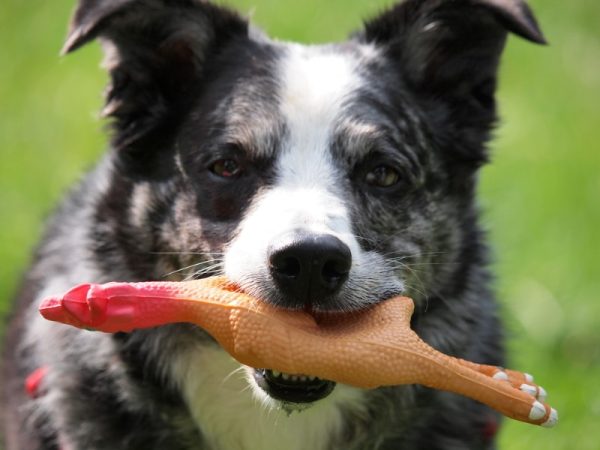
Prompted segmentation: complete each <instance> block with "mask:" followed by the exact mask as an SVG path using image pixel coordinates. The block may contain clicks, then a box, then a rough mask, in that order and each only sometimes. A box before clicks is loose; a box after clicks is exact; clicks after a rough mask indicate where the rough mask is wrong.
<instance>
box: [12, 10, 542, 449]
mask: <svg viewBox="0 0 600 450" xmlns="http://www.w3.org/2000/svg"><path fill="white" fill-rule="evenodd" d="M508 31H511V32H514V33H516V34H518V35H520V36H522V37H524V38H526V39H529V40H531V41H534V42H539V43H542V42H543V41H544V38H543V36H542V34H541V32H540V30H539V29H538V27H537V25H536V21H535V19H534V17H533V15H532V13H531V11H530V10H529V8H528V7H527V6H526V5H525V4H524V3H523V1H522V0H512V1H511V0H406V1H405V2H403V3H400V4H398V5H396V6H395V7H393V8H391V9H390V10H388V11H387V12H385V13H383V14H382V15H380V16H379V17H377V18H375V19H374V20H371V21H369V22H367V23H366V25H365V27H364V29H363V30H361V31H359V32H357V33H355V34H354V35H353V36H352V37H351V38H350V39H349V40H348V41H346V42H343V43H336V44H330V45H319V46H303V45H297V44H292V43H285V42H279V41H273V40H270V39H269V38H267V37H266V36H265V35H263V34H262V33H261V32H259V31H258V30H256V29H254V28H252V27H250V26H249V24H248V23H247V22H246V20H244V19H243V18H241V17H240V16H238V15H237V14H235V13H234V12H231V11H229V10H227V9H225V8H223V7H220V6H215V5H213V4H210V3H208V2H206V1H202V0H81V1H80V3H79V6H78V8H77V11H76V13H75V15H74V18H73V23H72V27H71V31H70V34H69V37H68V40H67V43H66V46H65V52H67V53H68V52H71V51H73V50H75V49H77V48H79V47H81V46H82V45H84V44H85V43H87V42H88V41H90V40H92V39H94V38H99V39H100V40H101V42H102V45H103V47H104V50H105V53H106V61H105V64H106V67H107V69H108V71H109V73H110V85H109V87H108V90H107V94H106V97H107V102H106V109H105V111H104V112H105V114H106V115H107V116H110V117H111V118H112V119H113V121H112V123H113V134H112V148H111V150H110V151H109V152H108V154H107V155H106V157H104V158H103V159H102V161H101V162H100V163H99V164H98V165H97V167H96V168H95V169H94V170H92V171H91V173H89V174H88V175H87V176H86V177H85V179H84V180H83V181H82V182H81V183H80V184H79V185H78V186H77V187H76V188H75V189H74V190H73V191H72V192H71V194H70V195H69V196H68V198H67V199H66V200H65V202H64V203H63V204H62V206H61V207H60V208H59V210H58V211H57V213H56V214H55V215H54V217H53V219H52V220H51V223H50V225H49V228H48V231H47V233H46V236H45V238H44V240H43V242H42V244H41V246H40V247H39V249H38V251H37V254H36V257H35V263H34V265H33V267H32V268H31V270H30V272H29V273H28V275H27V277H26V279H25V282H24V284H23V288H22V291H21V293H20V295H19V297H18V301H17V303H16V306H15V313H14V316H13V318H12V321H11V323H10V326H9V330H8V336H7V342H6V345H5V353H4V361H3V366H4V369H3V378H4V382H3V391H4V395H3V397H4V405H3V409H4V412H5V414H4V415H5V417H4V422H3V423H4V433H5V440H6V449H7V450H17V449H18V450H29V449H31V450H33V449H38V450H39V449H45V450H49V449H60V450H93V449H98V450H100V449H106V450H115V449H127V450H136V449H140V450H152V449H157V450H158V449H160V450H179V449H181V450H183V449H190V450H191V449H214V450H216V449H220V450H236V449H250V450H261V449H266V450H271V449H277V450H278V449H284V450H287V449H315V450H318V449H428V450H431V449H479V448H494V431H495V429H496V426H497V420H498V418H497V417H496V415H495V414H494V413H492V412H491V411H490V410H488V409H487V408H486V407H484V406H483V405H481V404H478V403H475V402H473V401H471V400H468V399H465V398H462V397H458V396H455V395H452V394H448V393H444V392H439V391H433V390H429V389H426V388H423V387H419V386H400V387H397V388H386V389H377V390H372V391H364V390H359V389H356V388H351V387H349V386H343V385H337V386H336V385H334V383H332V382H329V381H327V380H319V379H314V378H309V377H304V376H299V375H292V374H279V373H274V372H270V371H264V370H260V368H251V367H241V366H240V365H239V364H238V363H236V362H235V361H234V360H233V359H231V358H230V357H229V356H228V355H227V354H226V353H225V352H224V351H223V350H221V349H220V348H219V347H218V345H217V344H216V343H215V342H214V341H212V340H211V339H210V338H209V337H207V336H206V335H205V334H204V333H203V332H202V331H201V330H200V329H197V328H195V327H193V326H189V325H172V326H165V327H159V328H157V329H152V330H146V331H139V332H134V333H131V334H116V335H108V334H102V333H93V332H87V331H81V330H76V329H72V328H69V327H66V326H62V325H58V324H54V323H49V322H46V321H44V320H43V319H42V318H41V317H40V316H39V314H38V313H37V304H38V302H39V301H40V299H42V298H43V297H46V296H48V295H50V294H56V293H60V292H63V291H65V290H67V289H69V288H70V287H72V286H73V285H76V284H78V283H82V282H108V281H140V280H165V279H183V278H195V277H204V276H209V275H214V274H225V275H226V276H228V277H229V278H230V279H231V280H233V281H234V282H236V283H238V284H239V285H240V286H241V287H242V288H243V289H244V290H246V291H248V292H250V293H252V294H254V295H256V296H258V297H260V298H262V299H264V301H265V302H269V303H272V304H274V305H277V306H281V307H284V308H311V309H314V310H354V309H359V308H365V307H368V306H369V305H371V304H373V303H374V302H379V301H381V300H383V299H387V298H388V297H390V296H391V295H393V294H398V293H404V294H406V295H410V296H412V297H413V298H414V299H415V301H416V303H417V311H416V314H415V317H414V320H413V326H414V328H415V329H416V330H417V332H418V333H419V334H420V335H421V336H422V337H423V338H424V339H425V340H426V341H428V342H429V343H430V344H432V345H434V346H435V347H437V348H438V349H440V350H442V351H443V352H445V353H448V354H452V355H455V356H461V357H464V358H468V359H470V360H474V361H477V362H482V363H487V364H494V365H501V364H502V363H503V345H502V332H501V327H500V325H499V321H498V317H497V310H496V304H495V301H494V299H493V296H492V295H491V293H490V287H489V284H490V283H489V282H490V276H489V273H488V270H487V269H486V261H487V257H486V246H485V244H484V243H483V236H482V233H481V231H480V228H479V226H478V211H477V206H476V203H475V199H474V196H475V190H476V184H477V172H478V169H479V168H480V167H481V165H482V164H484V163H485V162H486V161H487V159H488V153H487V151H486V142H487V141H488V138H489V136H490V132H491V129H492V127H493V125H494V122H495V119H496V113H495V100H494V92H495V88H496V74H497V69H498V64H499V59H500V55H501V53H502V49H503V46H504V43H505V39H506V36H507V32H508ZM38 368H44V372H43V373H44V376H43V378H41V379H40V380H38V381H39V383H38V386H37V389H35V392H33V393H32V394H33V395H32V396H31V397H33V398H30V397H28V396H27V395H26V394H25V392H24V390H23V387H22V386H23V383H24V380H25V379H26V378H27V377H28V375H29V374H31V373H35V371H36V369H38ZM373 370H374V371H376V370H377V367H373ZM30 393H31V392H30Z"/></svg>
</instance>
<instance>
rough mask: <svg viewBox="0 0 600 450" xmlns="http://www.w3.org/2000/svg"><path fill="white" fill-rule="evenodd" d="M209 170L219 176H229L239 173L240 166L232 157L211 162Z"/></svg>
mask: <svg viewBox="0 0 600 450" xmlns="http://www.w3.org/2000/svg"><path fill="white" fill-rule="evenodd" d="M209 170H210V171H211V172H212V173H214V174H215V175H217V176H219V177H223V178H231V177H235V176H236V175H239V174H240V172H241V170H242V168H241V167H240V165H239V164H238V163H237V161H235V160H233V159H220V160H218V161H215V162H214V163H212V164H211V166H210V167H209Z"/></svg>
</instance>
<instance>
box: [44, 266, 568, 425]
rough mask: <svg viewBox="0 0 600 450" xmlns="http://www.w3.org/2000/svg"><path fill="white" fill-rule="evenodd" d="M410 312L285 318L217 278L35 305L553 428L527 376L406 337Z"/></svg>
mask: <svg viewBox="0 0 600 450" xmlns="http://www.w3.org/2000/svg"><path fill="white" fill-rule="evenodd" d="M413 309H414V304H413V302H412V300H411V299H409V298H407V297H395V298H393V299H390V300H387V301H384V302H381V303H379V304H377V305H375V306H374V307H372V308H370V309H368V310H364V311H359V312H353V313H315V314H309V313H307V312H303V311H290V310H284V309H279V308H276V307H274V306H271V305H268V304H266V303H265V302H262V301H260V300H258V299H256V298H253V297H251V296H249V295H247V294H244V293H242V292H240V291H239V290H238V289H237V287H236V286H234V285H232V284H230V283H229V282H228V281H227V280H226V279H224V278H220V277H213V278H207V279H203V280H195V281H186V282H145V283H108V284H105V285H81V286H78V287H76V288H74V289H72V290H70V291H69V292H67V293H66V294H65V295H63V296H59V297H52V298H49V299H47V300H45V301H44V302H43V304H42V305H41V307H40V312H41V314H42V315H43V316H44V317H45V318H47V319H49V320H54V321H57V322H62V323H66V324H68V325H72V326H75V327H79V328H87V329H94V330H98V331H104V332H109V333H114V332H119V331H124V332H129V331H132V330H134V329H141V328H150V327H155V326H159V325H164V324H168V323H178V322H188V323H193V324H196V325H198V326H200V327H202V328H203V329H204V330H206V331H207V332H208V333H209V334H210V335H211V336H212V337H213V338H214V339H215V340H216V341H217V342H219V344H220V345H221V346H222V347H223V348H224V349H225V350H226V351H227V352H228V353H229V354H231V355H232V356H233V357H234V358H235V359H236V360H238V361H239V362H240V363H242V364H245V365H248V366H251V367H255V368H265V369H271V370H276V371H280V372H286V373H291V374H304V375H312V376H316V377H319V378H322V379H327V380H332V381H336V382H339V383H345V384H349V385H352V386H356V387H360V388H375V387H379V386H392V385H399V384H413V383H417V384H422V385H424V386H428V387H430V388H435V389H441V390H445V391H450V392H454V393H457V394H461V395H464V396H467V397H470V398H473V399H475V400H478V401H480V402H482V403H485V404H487V405H488V406H490V407H492V408H494V409H496V410H497V411H499V412H500V413H502V414H504V415H506V416H508V417H511V418H513V419H517V420H520V421H523V422H528V423H532V424H537V425H543V426H547V427H551V426H554V425H555V424H556V423H557V421H558V415H557V412H556V410H554V409H553V408H550V407H549V406H548V405H546V404H544V403H543V400H544V397H545V391H544V390H543V389H542V388H540V387H538V386H537V385H535V384H533V382H532V378H531V376H529V375H526V374H522V373H520V372H515V371H510V370H506V371H505V370H503V369H501V368H498V367H494V366H485V365H480V364H475V363H472V362H468V361H465V360H461V359H457V358H453V357H450V356H447V355H444V354H443V353H440V352H438V351H437V350H435V349H433V348H432V347H430V346H429V345H427V344H426V343H425V342H423V341H422V340H421V339H420V338H419V337H418V336H417V334H416V333H415V332H414V331H413V330H412V329H411V328H410V319H411V316H412V313H413Z"/></svg>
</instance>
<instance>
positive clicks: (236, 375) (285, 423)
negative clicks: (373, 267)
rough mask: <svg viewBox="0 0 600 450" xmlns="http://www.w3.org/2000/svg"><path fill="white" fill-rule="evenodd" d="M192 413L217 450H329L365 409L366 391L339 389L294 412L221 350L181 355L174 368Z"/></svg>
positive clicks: (205, 350) (204, 348) (215, 349)
mask: <svg viewBox="0 0 600 450" xmlns="http://www.w3.org/2000/svg"><path fill="white" fill-rule="evenodd" d="M172 375H173V376H174V378H175V380H177V382H178V383H180V386H181V390H182V392H183V395H184V397H185V399H186V401H187V403H188V406H189V409H190V412H191V414H192V416H193V418H194V420H195V422H196V423H197V425H198V427H199V429H200V431H201V432H202V434H203V435H204V438H205V439H206V442H207V444H208V445H209V446H210V448H211V449H213V450H256V449H279V450H296V449H297V450H301V449H307V448H310V449H314V450H319V449H323V450H324V449H327V448H331V447H330V445H331V444H332V442H335V441H336V440H337V438H338V436H339V435H340V434H341V433H342V431H343V428H344V422H343V412H344V411H345V410H346V409H347V408H353V409H356V408H360V406H361V403H362V402H361V398H362V394H361V391H359V390H357V389H354V388H350V387H346V386H338V387H337V388H336V391H334V393H333V394H332V395H331V396H330V397H329V398H327V399H325V400H324V401H321V402H319V403H318V404H316V405H314V406H312V407H310V408H308V409H307V410H304V411H294V412H291V413H288V412H286V411H284V410H282V409H280V408H278V406H277V405H275V404H274V401H273V400H271V399H268V398H266V397H261V393H260V392H258V390H257V391H255V387H254V386H253V384H252V383H251V382H250V380H248V375H247V372H246V369H245V368H244V367H241V366H240V364H239V363H237V362H236V361H234V360H233V359H232V358H231V357H230V356H229V355H227V354H226V353H225V352H224V351H223V350H221V349H219V348H217V347H201V348H198V349H197V350H195V351H192V352H190V353H188V354H186V355H181V356H180V357H179V358H178V359H177V361H176V362H175V363H174V364H173V366H172Z"/></svg>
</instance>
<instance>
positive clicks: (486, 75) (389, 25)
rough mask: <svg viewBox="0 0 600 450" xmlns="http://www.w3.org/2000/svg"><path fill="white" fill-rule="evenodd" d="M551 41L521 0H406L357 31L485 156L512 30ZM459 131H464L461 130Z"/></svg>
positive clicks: (468, 153) (469, 150)
mask: <svg viewBox="0 0 600 450" xmlns="http://www.w3.org/2000/svg"><path fill="white" fill-rule="evenodd" d="M508 31H511V32H513V33H515V34H518V35H519V36H522V37H524V38H525V39H528V40H530V41H533V42H537V43H545V39H544V36H543V35H542V32H541V31H540V29H539V27H538V25H537V22H536V20H535V18H534V16H533V14H532V12H531V10H530V9H529V7H528V6H527V4H525V3H524V2H523V0H406V1H404V2H403V3H400V4H398V5H396V6H395V7H393V8H392V9H390V10H389V11H387V12H385V13H383V14H382V15H380V16H379V17H377V18H375V19H374V20H372V21H370V22H368V23H366V24H365V29H364V31H363V33H362V34H361V35H360V36H359V37H360V39H361V40H362V41H364V42H369V43H372V44H375V45H377V46H379V47H380V48H383V49H384V51H385V53H386V54H387V55H388V56H389V57H390V58H391V59H392V61H394V62H395V63H396V65H397V68H398V69H397V70H398V71H400V72H401V74H402V78H403V79H404V80H405V82H406V83H407V84H408V87H409V88H410V89H411V90H412V91H413V92H415V93H416V95H417V98H420V99H422V100H423V102H424V104H426V105H427V106H428V107H429V108H433V109H434V110H435V111H431V114H429V116H430V117H433V118H434V119H437V120H438V121H445V123H444V129H447V130H450V132H451V133H452V134H453V135H451V136H448V139H450V140H453V139H457V138H458V139H460V142H462V144H464V147H463V148H462V149H461V153H464V154H463V156H464V157H465V158H467V159H472V158H474V159H483V160H485V155H483V154H482V152H481V151H479V154H478V152H477V150H480V149H481V148H482V147H483V144H484V143H485V141H486V140H487V138H488V135H489V132H490V129H491V127H492V125H493V123H494V121H495V117H496V115H495V100H494V94H495V90H496V74H497V69H498V63H499V60H500V55H501V53H502V50H503V48H504V43H505V40H506V35H507V32H508ZM434 125H435V126H436V127H438V125H439V124H434ZM457 134H458V135H457Z"/></svg>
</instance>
